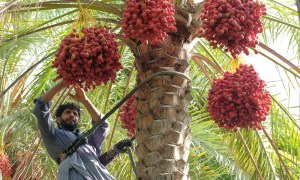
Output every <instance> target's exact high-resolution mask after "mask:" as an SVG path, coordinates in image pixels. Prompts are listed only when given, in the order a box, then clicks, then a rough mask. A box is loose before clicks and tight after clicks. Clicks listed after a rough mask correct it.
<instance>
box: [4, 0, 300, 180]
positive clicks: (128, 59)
mask: <svg viewBox="0 0 300 180" xmlns="http://www.w3.org/2000/svg"><path fill="white" fill-rule="evenodd" d="M261 2H262V3H264V4H265V5H266V6H267V12H268V14H267V15H265V16H263V23H264V31H263V33H262V34H260V36H259V40H260V41H259V45H258V52H259V54H251V55H250V56H245V57H244V59H245V60H246V61H247V62H249V63H253V64H255V67H256V66H258V67H265V68H266V69H268V68H273V69H275V71H273V73H274V75H273V74H272V77H273V79H272V80H270V79H269V80H268V81H267V85H268V87H267V88H268V90H270V92H271V98H272V106H271V110H270V114H269V115H268V118H267V120H266V121H265V122H263V128H262V130H242V129H238V130H237V131H236V132H233V131H229V132H227V131H225V130H223V129H220V128H218V126H217V125H215V124H214V122H213V121H212V119H211V117H210V116H209V114H208V110H207V93H208V90H209V89H210V85H211V80H212V78H215V77H221V76H222V75H223V72H224V71H226V70H228V71H232V70H234V69H235V67H236V65H235V63H236V62H237V61H235V60H232V57H231V55H230V54H228V53H226V52H224V51H222V50H220V49H213V48H212V47H211V46H210V45H209V42H208V41H207V40H206V39H204V38H196V36H195V34H196V32H197V30H198V29H199V27H200V25H201V21H199V20H198V19H197V18H198V17H199V13H200V10H201V8H202V6H201V4H202V2H201V1H199V2H194V1H192V0H174V1H173V3H174V5H175V10H176V11H175V15H174V17H175V19H176V26H177V32H176V33H170V34H169V36H168V38H166V39H165V40H164V41H163V43H162V44H160V45H157V46H151V45H149V44H145V43H141V42H139V41H136V40H133V39H129V38H126V37H125V36H124V34H123V31H122V30H121V18H122V10H123V9H124V7H125V1H119V0H105V1H90V0H81V1H80V0H63V1H44V0H40V1H28V0H14V1H11V2H7V1H2V2H0V14H1V21H0V22H1V24H0V27H1V35H0V43H1V45H0V62H1V66H0V70H1V71H0V90H1V91H0V92H2V93H1V95H0V98H1V99H0V109H1V111H0V122H1V126H0V128H1V131H0V132H1V133H0V134H1V135H0V138H1V142H2V143H1V149H3V150H5V153H6V154H8V155H9V157H10V160H11V166H12V169H13V178H14V179H22V178H24V179H30V178H31V179H55V174H56V170H57V167H56V165H55V163H54V162H53V161H52V160H51V159H50V158H49V157H48V155H47V153H46V150H45V148H44V146H43V143H42V141H41V138H40V135H39V131H38V127H37V123H36V120H35V118H34V116H32V114H31V109H32V107H33V103H32V101H33V99H34V98H36V97H37V96H39V95H40V94H41V93H42V92H43V91H45V90H47V89H48V88H49V87H50V86H51V85H53V82H52V79H54V78H55V77H56V72H55V69H53V68H51V64H52V61H53V59H54V54H55V51H56V50H57V49H58V47H59V44H60V42H61V40H62V39H63V38H64V37H65V36H66V35H68V34H69V33H70V32H71V31H72V29H73V28H76V27H77V26H78V25H83V24H89V23H93V24H97V25H101V26H108V27H111V31H113V32H114V33H116V39H117V40H118V43H119V50H120V53H121V63H122V65H123V67H124V69H123V70H121V71H120V72H119V73H118V74H117V78H116V80H115V83H108V84H106V85H103V86H99V87H97V88H96V89H95V90H92V91H89V92H88V96H89V97H90V99H91V100H92V101H93V102H94V103H95V105H96V106H97V107H98V108H99V109H100V110H101V111H102V112H103V113H106V112H107V111H108V110H109V109H111V108H112V107H113V106H114V105H115V104H116V103H117V102H118V101H120V100H121V99H122V98H123V97H124V96H125V94H126V93H127V92H128V91H129V90H131V89H133V88H134V86H135V84H136V83H138V84H139V83H140V82H143V81H144V80H145V79H146V78H148V77H150V76H151V75H153V74H155V73H158V72H170V73H169V74H165V75H163V76H156V77H154V78H153V79H151V80H150V81H149V82H147V83H146V84H145V85H143V86H142V87H141V88H140V89H139V90H138V91H137V92H136V107H137V110H138V113H137V115H136V126H137V133H136V143H135V145H136V146H135V155H136V156H135V157H134V158H135V161H136V169H137V177H138V178H140V179H188V178H190V179H299V178H300V177H299V173H300V164H299V156H300V150H299V148H300V135H299V124H300V123H299V117H300V115H299V99H300V98H299V96H298V97H295V96H293V91H294V90H299V79H300V76H299V74H300V69H299V55H300V54H299V52H300V51H299V43H300V39H299V37H300V36H299V35H300V26H299V19H298V13H297V9H296V6H295V2H294V1H284V2H280V1H279V0H278V1H270V0H262V1H261ZM280 41H282V42H284V43H283V44H282V45H281V44H278V43H280ZM278 46H279V47H280V46H284V47H280V48H281V49H285V50H286V52H280V53H279V52H277V51H278ZM276 49H277V50H276ZM281 49H279V50H281ZM282 54H283V55H282ZM256 59H258V60H256ZM257 61H259V62H257ZM276 70H277V71H276ZM174 72H175V73H174ZM176 72H177V74H176ZM275 74H276V75H275ZM277 74H278V76H277ZM134 77H136V78H134ZM278 86H279V87H284V91H283V92H281V93H280V94H278V92H276V90H277V88H276V87H278ZM66 94H67V90H66V91H64V92H62V93H61V96H60V97H59V98H58V99H57V102H58V103H60V102H63V101H65V100H66V98H67V95H66ZM282 98H286V99H282ZM294 102H296V103H298V104H293V103H294ZM55 106H56V104H55V105H54V108H55ZM117 115H118V113H117V112H116V113H114V114H113V115H112V116H111V117H110V118H109V121H110V123H111V133H110V135H109V137H108V140H107V142H106V144H105V146H104V147H103V148H104V149H108V148H110V147H111V146H112V144H113V143H114V142H117V141H119V140H121V139H123V138H126V135H125V134H126V132H125V131H124V130H123V129H122V128H121V126H120V122H119V120H118V116H117ZM88 118H89V117H88V115H87V113H86V112H84V114H83V121H82V122H81V127H82V128H83V129H89V128H90V125H89V124H88V122H89V119H88ZM17 154H19V156H17ZM120 164H121V166H120ZM108 169H109V170H110V172H111V173H112V174H113V175H114V176H115V177H117V178H118V179H135V176H134V175H133V171H132V164H131V163H130V161H129V159H128V157H127V156H126V155H121V157H120V158H119V159H117V160H115V162H114V163H112V164H111V165H109V166H108Z"/></svg>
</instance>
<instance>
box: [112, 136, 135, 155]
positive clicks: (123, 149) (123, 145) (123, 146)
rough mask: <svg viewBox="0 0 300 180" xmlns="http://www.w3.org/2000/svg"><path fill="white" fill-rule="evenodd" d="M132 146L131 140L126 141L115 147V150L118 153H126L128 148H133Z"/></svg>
mask: <svg viewBox="0 0 300 180" xmlns="http://www.w3.org/2000/svg"><path fill="white" fill-rule="evenodd" d="M132 145H133V143H132V141H131V140H130V139H125V140H122V141H120V142H118V143H117V144H116V145H114V150H115V151H116V152H118V153H124V152H126V147H131V146H132Z"/></svg>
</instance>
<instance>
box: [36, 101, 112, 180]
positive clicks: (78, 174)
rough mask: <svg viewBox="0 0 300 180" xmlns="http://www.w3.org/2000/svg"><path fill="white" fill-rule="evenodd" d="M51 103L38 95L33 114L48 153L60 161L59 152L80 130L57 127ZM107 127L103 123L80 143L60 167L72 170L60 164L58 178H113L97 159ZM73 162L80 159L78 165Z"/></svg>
mask: <svg viewBox="0 0 300 180" xmlns="http://www.w3.org/2000/svg"><path fill="white" fill-rule="evenodd" d="M50 106H51V102H43V101H42V100H41V98H38V99H36V100H35V107H34V109H33V113H34V115H35V116H36V118H37V120H38V126H39V129H40V131H41V135H42V138H43V141H44V144H45V146H46V149H47V152H48V153H49V155H50V157H51V158H52V159H53V160H54V161H56V162H57V163H58V162H59V161H58V159H59V158H58V154H59V153H60V152H61V151H62V150H63V149H65V148H66V147H67V146H69V145H70V144H71V143H72V142H73V141H74V140H75V139H76V138H77V137H78V134H79V130H75V131H69V130H66V129H63V128H56V127H55V126H54V124H53V122H52V120H53V119H52V116H51V113H50ZM108 130H109V126H108V123H107V122H104V123H102V124H101V125H100V126H99V127H98V128H97V129H96V131H95V132H94V133H93V134H92V135H90V136H89V137H88V143H87V144H84V145H81V146H80V147H79V148H78V149H77V150H76V152H75V153H74V154H73V155H72V156H70V157H68V158H67V159H66V160H64V161H66V162H64V161H63V162H62V163H61V164H60V166H64V168H66V167H68V168H69V169H63V171H62V170H60V167H59V172H58V179H63V180H67V179H70V180H77V179H78V180H79V179H114V177H113V176H112V175H110V174H109V172H108V171H107V170H106V169H105V167H104V166H103V165H102V164H101V163H100V162H99V159H98V156H99V155H100V154H101V147H102V144H103V141H104V139H105V137H106V136H107V134H108ZM74 161H77V162H76V163H75V165H74ZM66 163H68V165H66Z"/></svg>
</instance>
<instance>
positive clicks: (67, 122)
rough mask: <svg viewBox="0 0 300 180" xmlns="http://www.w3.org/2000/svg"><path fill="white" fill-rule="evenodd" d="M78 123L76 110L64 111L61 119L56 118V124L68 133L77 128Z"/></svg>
mask: <svg viewBox="0 0 300 180" xmlns="http://www.w3.org/2000/svg"><path fill="white" fill-rule="evenodd" d="M78 121H79V115H78V112H77V111H76V110H72V109H65V110H64V112H63V113H62V115H61V117H57V122H58V124H59V125H60V126H61V127H62V128H65V129H67V130H69V131H73V130H75V129H76V128H77V125H78Z"/></svg>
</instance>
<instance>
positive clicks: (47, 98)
mask: <svg viewBox="0 0 300 180" xmlns="http://www.w3.org/2000/svg"><path fill="white" fill-rule="evenodd" d="M64 88H65V85H64V84H63V82H62V81H61V82H60V83H58V84H56V85H55V86H53V87H52V88H50V89H49V90H48V91H47V92H46V93H45V94H44V95H43V96H42V98H41V100H42V101H44V102H48V101H51V100H53V99H54V97H55V96H56V95H57V94H58V93H59V92H60V91H61V90H62V89H64Z"/></svg>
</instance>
